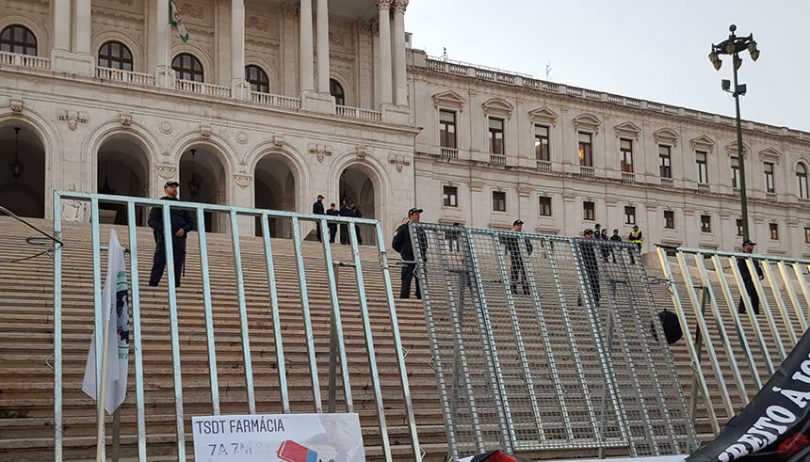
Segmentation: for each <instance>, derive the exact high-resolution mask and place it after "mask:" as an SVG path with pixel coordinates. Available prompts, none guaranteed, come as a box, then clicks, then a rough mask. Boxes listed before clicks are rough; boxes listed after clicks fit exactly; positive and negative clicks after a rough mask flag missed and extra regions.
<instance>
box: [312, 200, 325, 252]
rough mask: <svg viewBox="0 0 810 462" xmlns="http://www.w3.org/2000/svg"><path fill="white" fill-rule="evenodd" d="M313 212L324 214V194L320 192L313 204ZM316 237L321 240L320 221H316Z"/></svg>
mask: <svg viewBox="0 0 810 462" xmlns="http://www.w3.org/2000/svg"><path fill="white" fill-rule="evenodd" d="M312 213H313V214H314V215H324V210H323V196H321V195H320V194H318V198H317V199H316V200H315V203H313V204H312ZM315 237H316V238H317V239H318V242H320V241H321V224H320V223H318V222H315Z"/></svg>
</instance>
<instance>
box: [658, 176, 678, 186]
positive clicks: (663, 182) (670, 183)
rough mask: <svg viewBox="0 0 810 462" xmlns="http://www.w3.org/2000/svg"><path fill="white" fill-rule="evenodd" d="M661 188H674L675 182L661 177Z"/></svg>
mask: <svg viewBox="0 0 810 462" xmlns="http://www.w3.org/2000/svg"><path fill="white" fill-rule="evenodd" d="M661 186H663V187H665V188H673V187H675V181H674V180H673V179H672V178H665V177H661Z"/></svg>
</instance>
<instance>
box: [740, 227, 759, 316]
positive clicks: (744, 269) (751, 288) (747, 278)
mask: <svg viewBox="0 0 810 462" xmlns="http://www.w3.org/2000/svg"><path fill="white" fill-rule="evenodd" d="M755 245H757V244H756V242H751V240H750V239H746V240H745V241H744V242H743V244H742V250H743V252H744V253H754V246H755ZM746 260H747V259H746V258H737V269H739V270H740V277H741V278H742V280H743V285H744V286H745V291H746V292H748V296H749V297H750V298H751V307H752V308H753V309H754V313H755V314H759V294H758V293H757V288H756V286H755V285H754V278H753V277H752V276H751V271H749V270H748V263H746ZM751 263H753V265H754V269H755V270H756V272H757V277H758V278H759V280H760V281H761V280H762V278H764V277H765V276H764V275H763V274H762V266H760V264H759V260H757V259H756V258H752V259H751ZM737 312H738V313H745V303H744V302H743V297H742V296H740V304H739V305H738V306H737Z"/></svg>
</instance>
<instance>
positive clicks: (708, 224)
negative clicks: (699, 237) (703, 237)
mask: <svg viewBox="0 0 810 462" xmlns="http://www.w3.org/2000/svg"><path fill="white" fill-rule="evenodd" d="M700 230H701V231H702V232H704V233H710V232H712V217H711V216H709V215H701V216H700Z"/></svg>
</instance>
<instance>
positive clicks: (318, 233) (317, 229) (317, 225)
mask: <svg viewBox="0 0 810 462" xmlns="http://www.w3.org/2000/svg"><path fill="white" fill-rule="evenodd" d="M315 239H317V240H318V242H321V224H320V223H319V222H317V221H316V222H315Z"/></svg>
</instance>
